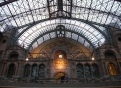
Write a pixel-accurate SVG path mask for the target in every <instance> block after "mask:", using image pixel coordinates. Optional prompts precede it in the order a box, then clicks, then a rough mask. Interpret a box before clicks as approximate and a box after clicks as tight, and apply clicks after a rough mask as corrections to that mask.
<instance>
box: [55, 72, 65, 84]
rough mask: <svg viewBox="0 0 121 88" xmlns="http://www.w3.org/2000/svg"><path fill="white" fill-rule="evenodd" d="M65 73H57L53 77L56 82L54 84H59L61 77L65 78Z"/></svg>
mask: <svg viewBox="0 0 121 88" xmlns="http://www.w3.org/2000/svg"><path fill="white" fill-rule="evenodd" d="M65 75H66V73H65V72H57V73H56V74H55V76H54V79H55V80H56V83H60V82H61V77H62V76H64V77H65Z"/></svg>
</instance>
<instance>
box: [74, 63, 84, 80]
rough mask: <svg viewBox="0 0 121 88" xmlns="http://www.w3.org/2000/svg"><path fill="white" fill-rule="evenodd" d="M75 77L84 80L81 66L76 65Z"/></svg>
mask: <svg viewBox="0 0 121 88" xmlns="http://www.w3.org/2000/svg"><path fill="white" fill-rule="evenodd" d="M76 68H77V77H78V78H84V74H83V73H84V72H83V66H82V64H78V65H77V67H76Z"/></svg>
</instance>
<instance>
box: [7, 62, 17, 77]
mask: <svg viewBox="0 0 121 88" xmlns="http://www.w3.org/2000/svg"><path fill="white" fill-rule="evenodd" d="M14 71H15V65H14V64H10V65H9V69H8V73H7V77H8V78H12V77H13V75H14Z"/></svg>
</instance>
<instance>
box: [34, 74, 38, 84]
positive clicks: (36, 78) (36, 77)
mask: <svg viewBox="0 0 121 88" xmlns="http://www.w3.org/2000/svg"><path fill="white" fill-rule="evenodd" d="M38 79H39V78H38V76H37V75H36V76H35V83H37V82H38Z"/></svg>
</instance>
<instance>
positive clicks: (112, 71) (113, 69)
mask: <svg viewBox="0 0 121 88" xmlns="http://www.w3.org/2000/svg"><path fill="white" fill-rule="evenodd" d="M108 69H109V74H110V75H112V76H115V75H117V70H116V67H115V65H114V64H113V63H109V65H108Z"/></svg>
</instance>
